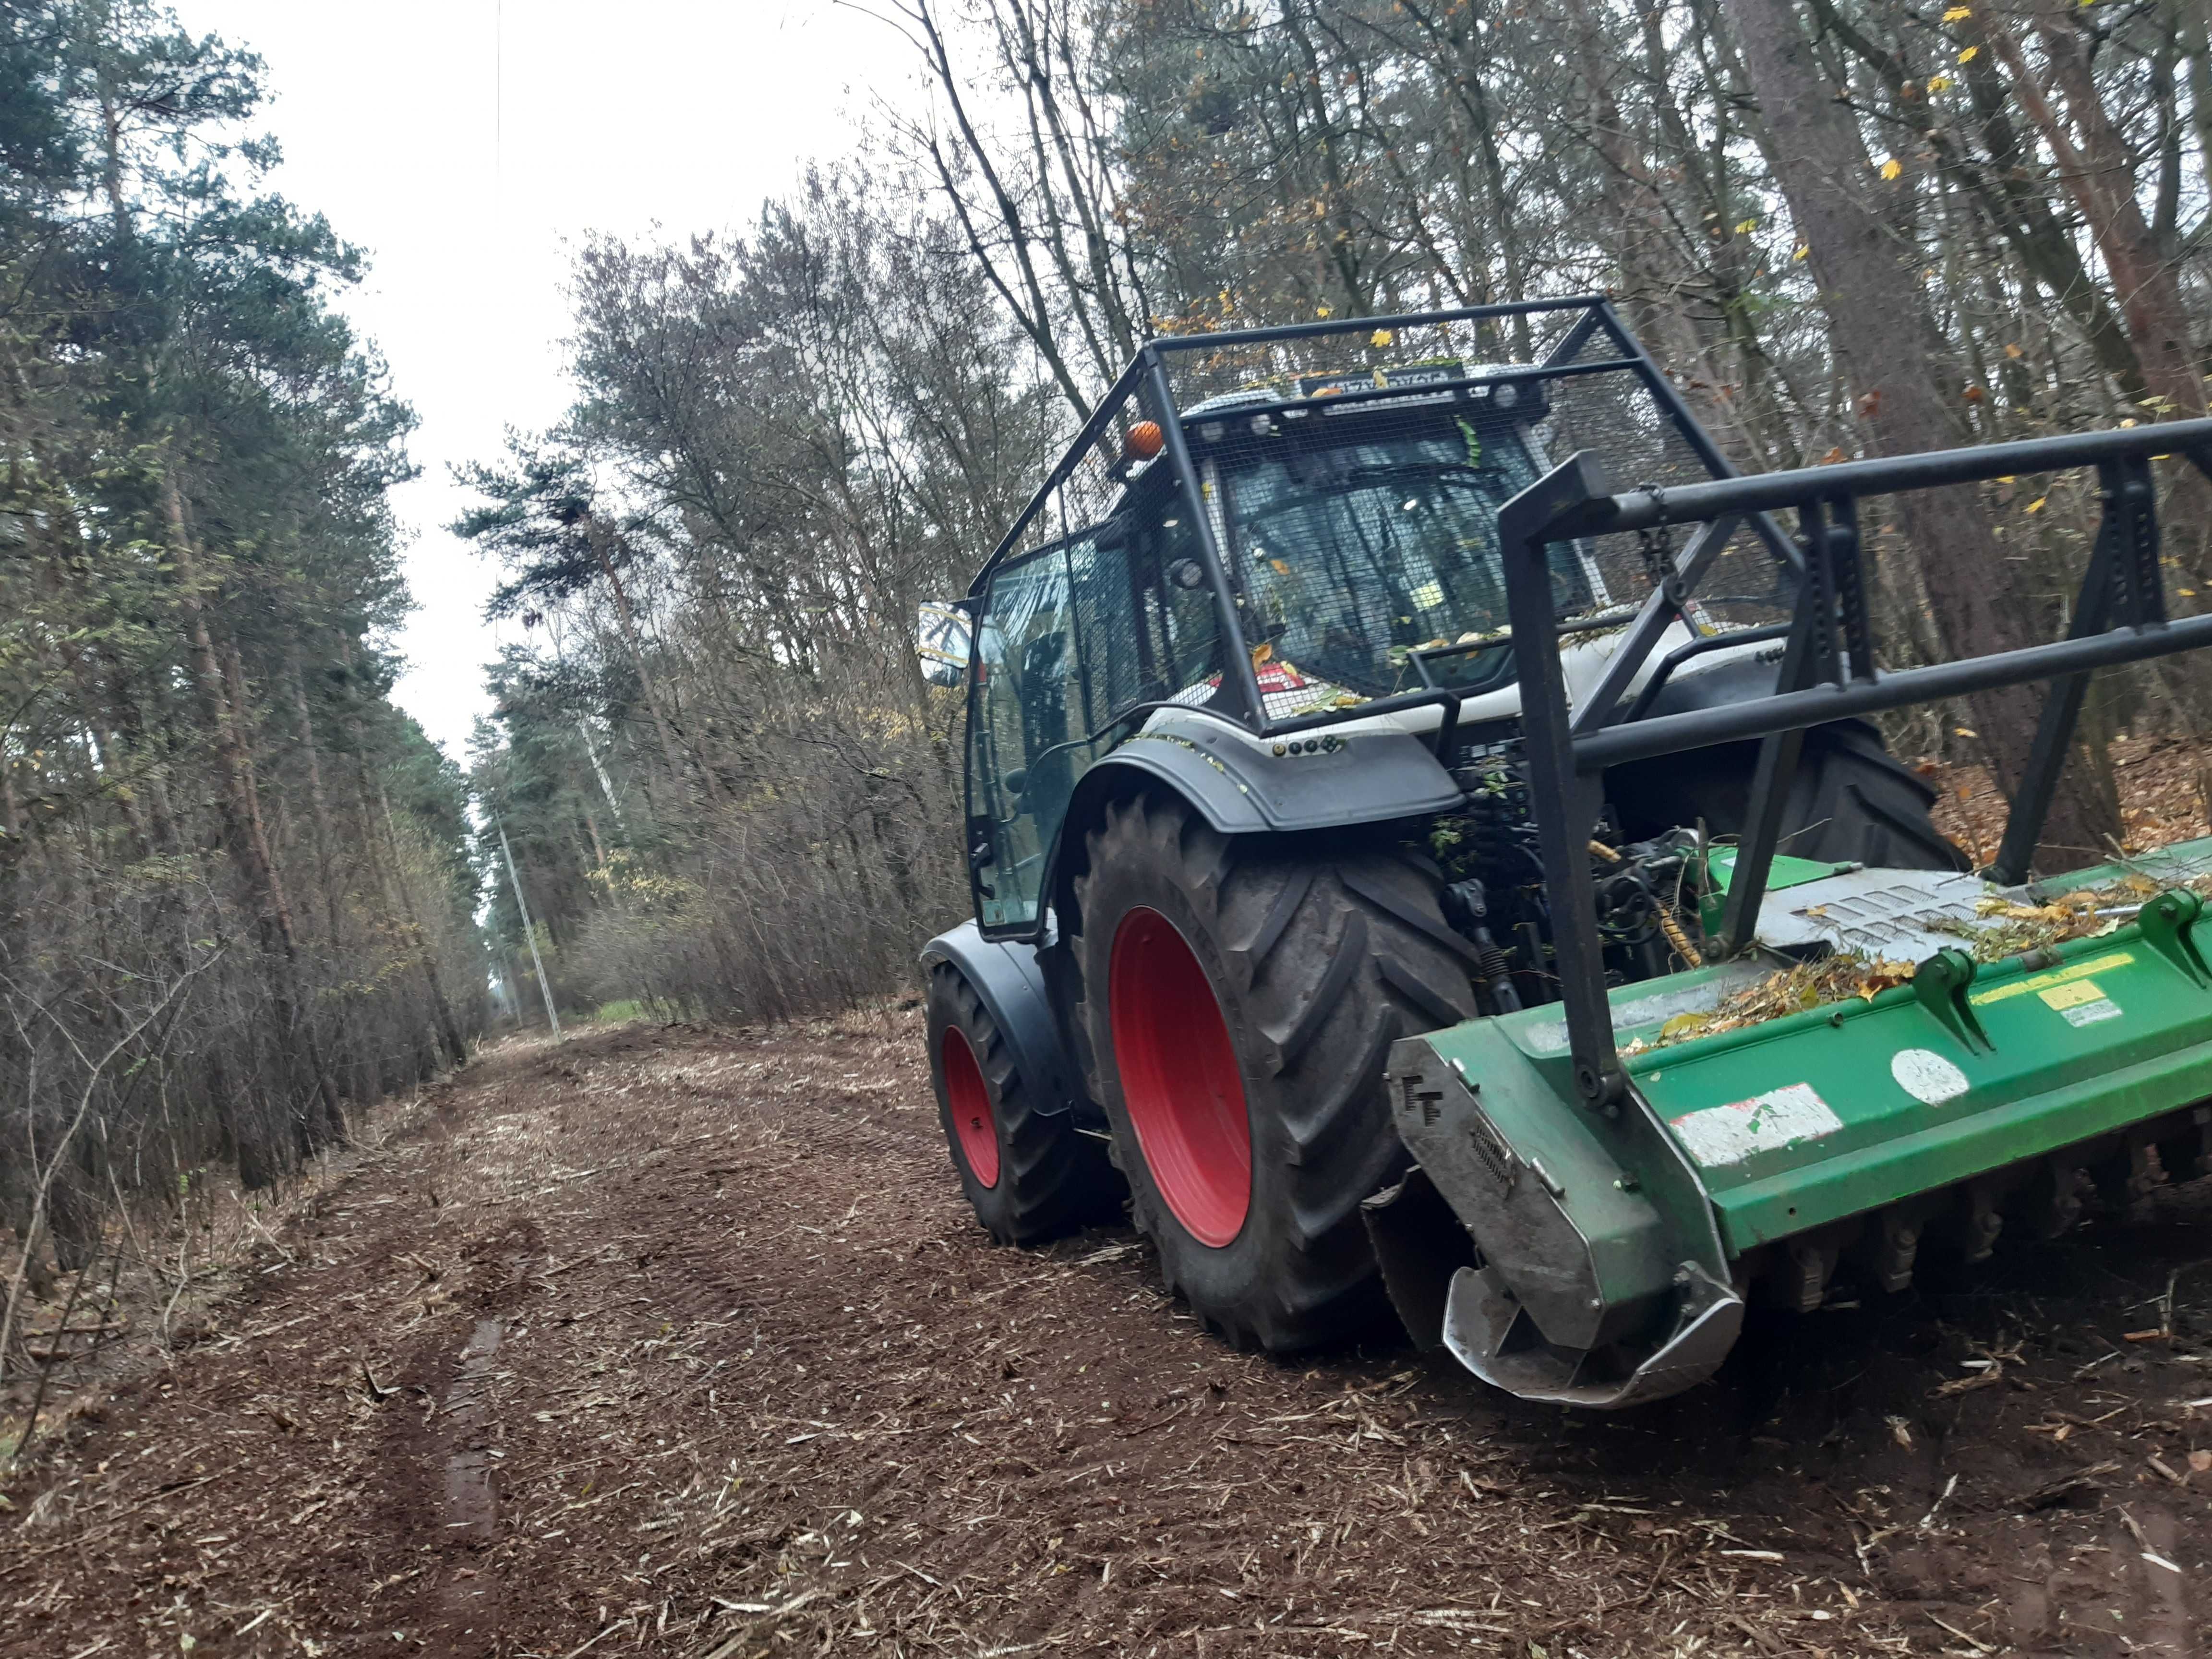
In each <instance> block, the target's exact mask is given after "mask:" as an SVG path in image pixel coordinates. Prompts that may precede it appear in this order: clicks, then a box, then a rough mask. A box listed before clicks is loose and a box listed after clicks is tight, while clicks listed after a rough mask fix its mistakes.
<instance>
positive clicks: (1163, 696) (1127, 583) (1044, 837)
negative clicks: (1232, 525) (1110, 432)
mask: <svg viewBox="0 0 2212 1659" xmlns="http://www.w3.org/2000/svg"><path fill="white" fill-rule="evenodd" d="M1173 500H1174V498H1173V496H1172V495H1164V492H1155V494H1154V496H1153V501H1152V510H1151V511H1150V512H1146V510H1145V509H1144V506H1143V504H1142V503H1139V505H1138V507H1136V508H1135V509H1133V510H1131V511H1128V512H1126V513H1121V514H1117V515H1115V518H1114V519H1112V520H1109V521H1108V522H1107V523H1105V524H1103V525H1097V526H1091V528H1089V529H1087V530H1085V531H1083V532H1080V533H1079V534H1077V535H1074V536H1071V537H1070V538H1067V539H1066V541H1063V542H1057V543H1054V544H1053V545H1051V546H1049V547H1042V548H1038V549H1037V550H1035V551H1034V552H1030V553H1026V554H1024V555H1023V556H1021V557H1020V558H1018V559H1014V560H1010V561H1008V562H1006V564H1004V565H1002V566H1000V568H999V569H998V570H997V571H996V572H995V573H994V574H993V576H992V578H991V580H990V584H989V586H987V588H986V589H985V591H984V596H983V607H982V614H981V617H980V618H979V620H978V622H977V624H976V629H975V648H974V654H973V664H974V666H973V670H972V671H973V673H974V676H975V680H974V689H973V692H972V696H973V698H974V701H973V702H972V703H971V704H970V709H971V718H970V719H969V724H968V744H969V750H968V776H969V813H970V815H971V817H970V820H969V849H970V853H971V855H972V854H974V852H975V850H976V849H977V848H985V849H987V853H988V856H989V862H987V863H986V864H983V865H981V866H978V867H977V868H976V871H975V878H976V885H975V915H976V919H977V920H978V921H981V923H982V924H983V926H984V927H989V928H1001V927H1005V928H1013V927H1029V926H1030V925H1031V924H1033V923H1034V922H1035V921H1036V919H1037V914H1038V910H1039V908H1040V905H1041V902H1042V896H1041V892H1040V889H1041V887H1042V881H1043V876H1044V861H1045V859H1046V857H1047V856H1048V854H1049V853H1050V852H1051V850H1052V847H1053V843H1054V840H1055V839H1056V838H1057V836H1059V834H1060V824H1061V823H1062V821H1063V820H1064V819H1065V818H1066V815H1067V803H1068V801H1069V799H1071V798H1072V797H1073V794H1074V793H1075V786H1076V784H1077V782H1078V781H1079V780H1080V779H1081V778H1082V776H1083V775H1084V773H1085V771H1087V770H1088V769H1090V766H1091V763H1092V762H1093V761H1095V760H1097V758H1098V757H1100V756H1101V755H1102V754H1103V753H1105V751H1106V750H1108V749H1109V747H1111V746H1112V744H1113V743H1114V742H1115V740H1116V739H1117V738H1122V737H1126V736H1127V735H1128V731H1129V726H1128V725H1127V723H1124V724H1123V725H1121V726H1113V721H1114V720H1115V716H1116V715H1119V714H1121V713H1122V712H1123V711H1124V710H1127V709H1128V708H1133V707H1135V706H1137V705H1139V704H1141V703H1148V702H1165V701H1167V700H1169V699H1170V698H1178V697H1179V698H1182V700H1184V701H1188V702H1203V701H1205V700H1206V697H1207V696H1210V695H1212V691H1213V690H1214V688H1215V687H1217V686H1218V684H1219V680H1220V671H1221V665H1220V660H1219V658H1220V651H1219V639H1218V634H1219V630H1218V627H1217V625H1216V622H1215V617H1214V611H1213V598H1212V592H1211V590H1210V589H1209V588H1208V587H1207V586H1206V583H1205V581H1204V579H1203V577H1202V575H1201V574H1200V565H1199V562H1198V561H1199V550H1198V540H1197V536H1196V532H1195V529H1194V526H1192V525H1190V524H1189V523H1188V522H1182V521H1179V519H1180V515H1179V514H1178V513H1176V507H1175V506H1174V505H1173ZM1109 726H1112V728H1113V729H1111V730H1110V731H1109V729H1108V728H1109Z"/></svg>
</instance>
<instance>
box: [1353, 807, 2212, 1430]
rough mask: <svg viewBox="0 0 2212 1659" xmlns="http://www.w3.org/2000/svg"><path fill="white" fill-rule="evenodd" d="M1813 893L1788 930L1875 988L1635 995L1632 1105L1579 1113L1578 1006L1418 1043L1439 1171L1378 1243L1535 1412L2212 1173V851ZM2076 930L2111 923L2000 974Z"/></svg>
mask: <svg viewBox="0 0 2212 1659" xmlns="http://www.w3.org/2000/svg"><path fill="white" fill-rule="evenodd" d="M1717 862H1718V861H1717ZM1800 863H1801V864H1802V861H1800ZM1808 867H1813V868H1815V869H1817V868H1819V867H1820V866H1808ZM1713 873H1714V875H1715V876H1716V877H1717V878H1723V879H1724V878H1725V875H1726V873H1727V872H1726V868H1725V866H1724V865H1722V866H1721V867H1720V868H1718V869H1716V870H1715V871H1714V872H1713ZM1792 876H1802V870H1794V871H1793V870H1784V871H1778V872H1777V877H1778V880H1777V882H1776V884H1775V887H1774V890H1771V896H1770V897H1769V899H1768V901H1767V902H1766V905H1765V908H1764V909H1763V910H1762V913H1761V921H1762V924H1763V925H1762V927H1761V930H1760V937H1761V938H1762V939H1765V938H1766V937H1767V936H1768V935H1769V934H1771V935H1774V936H1777V937H1778V938H1779V939H1782V940H1784V941H1786V942H1787V943H1789V944H1790V945H1796V946H1801V947H1802V945H1804V944H1805V943H1806V942H1807V941H1808V939H1810V938H1811V937H1812V936H1813V935H1814V934H1820V933H1825V935H1826V940H1827V942H1828V943H1829V944H1830V945H1832V946H1837V947H1841V948H1840V950H1839V951H1838V952H1837V953H1836V954H1835V955H1833V956H1832V957H1830V958H1829V961H1830V962H1831V963H1833V964H1835V966H1836V968H1838V969H1844V968H1850V969H1856V971H1855V972H1838V971H1831V972H1830V974H1829V975H1828V978H1829V981H1830V982H1831V985H1830V990H1831V994H1832V990H1833V989H1834V988H1835V987H1850V986H1852V985H1854V984H1856V986H1857V990H1856V994H1853V993H1852V992H1851V991H1850V990H1849V989H1846V990H1845V994H1843V995H1842V996H1841V997H1840V998H1839V1000H1829V1001H1815V1002H1814V1006H1805V1007H1799V1008H1796V1010H1795V1011H1794V1012H1784V1013H1780V1014H1778V1015H1777V1016H1774V1017H1771V1018H1763V1019H1753V1020H1752V1021H1751V1022H1750V1023H1747V1024H1731V1017H1730V1015H1729V1010H1730V1009H1732V1008H1746V1007H1748V1008H1753V1009H1763V1008H1765V1007H1767V1006H1771V1005H1772V1003H1773V1002H1774V1001H1775V1000H1777V998H1778V997H1779V998H1781V999H1783V1000H1787V1001H1789V1002H1791V1003H1795V1002H1798V1001H1812V1000H1814V999H1816V998H1817V997H1819V996H1820V995H1821V994H1822V991H1821V989H1820V986H1819V984H1818V983H1817V977H1818V976H1817V974H1816V973H1815V972H1813V971H1808V970H1807V969H1796V970H1790V969H1779V970H1778V969H1775V968H1774V967H1773V966H1772V965H1771V963H1769V964H1767V965H1763V966H1762V965H1760V964H1759V963H1747V962H1742V961H1739V962H1735V963H1729V964H1726V965H1723V966H1720V967H1714V968H1705V969H1698V970H1696V971H1693V972H1690V973H1684V974H1678V975H1674V976H1672V977H1669V978H1666V979H1660V980H1653V981H1645V982H1644V983H1642V984H1638V985H1632V986H1627V987H1621V988H1620V989H1618V990H1615V991H1613V992H1612V993H1611V994H1610V996H1609V1001H1610V1004H1611V1012H1612V1018H1613V1032H1614V1036H1615V1041H1616V1042H1617V1044H1618V1045H1619V1052H1620V1055H1621V1060H1622V1064H1623V1065H1624V1066H1625V1068H1626V1077H1627V1087H1626V1091H1624V1094H1623V1097H1622V1098H1621V1100H1620V1103H1619V1104H1618V1106H1617V1108H1616V1109H1613V1110H1612V1111H1609V1112H1607V1111H1592V1110H1589V1109H1585V1107H1584V1106H1583V1103H1581V1101H1580V1099H1579V1098H1578V1096H1577V1091H1576V1088H1575V1084H1574V1078H1573V1067H1572V1061H1571V1055H1570V1051H1569V1043H1568V1038H1567V1030H1566V1024H1565V1021H1564V1020H1563V1019H1562V1018H1560V1015H1559V1008H1558V1006H1556V1005H1547V1006H1542V1007H1537V1008H1531V1009H1527V1010H1524V1011H1522V1012H1518V1013H1512V1014H1507V1015H1504V1016H1501V1017H1498V1018H1485V1019H1474V1020H1468V1021H1467V1022H1465V1023H1464V1024H1459V1025H1455V1026H1450V1027H1448V1028H1447V1029H1445V1030H1439V1031H1435V1032H1431V1033H1430V1034H1429V1035H1428V1036H1422V1037H1413V1038H1408V1039H1406V1040H1404V1041H1401V1042H1399V1043H1398V1044H1397V1045H1396V1046H1395V1049H1394V1050H1393V1053H1392V1055H1391V1066H1390V1082H1391V1089H1392V1091H1393V1104H1394V1108H1395V1112H1396V1114H1397V1123H1398V1130H1399V1133H1400V1135H1401V1138H1402V1139H1404V1141H1405V1143H1406V1145H1407V1147H1408V1148H1409V1149H1410V1150H1411V1151H1412V1152H1413V1156H1414V1158H1415V1159H1416V1160H1417V1162H1418V1164H1419V1167H1418V1168H1417V1169H1416V1170H1414V1171H1413V1173H1412V1174H1411V1175H1410V1176H1408V1177H1407V1180H1406V1182H1404V1183H1402V1184H1401V1186H1399V1187H1398V1188H1394V1189H1392V1190H1391V1191H1390V1192H1389V1193H1386V1194H1383V1195H1381V1196H1380V1197H1379V1198H1378V1199H1376V1200H1374V1201H1373V1203H1372V1204H1371V1205H1370V1210H1369V1225H1370V1231H1372V1233H1373V1234H1374V1237H1375V1239H1376V1246H1377V1252H1378V1255H1380V1256H1381V1259H1382V1262H1383V1273H1384V1276H1385V1279H1386V1281H1387V1282H1388V1283H1389V1287H1390V1291H1391V1294H1392V1296H1393V1297H1394V1299H1395V1301H1396V1302H1397V1303H1398V1304H1399V1307H1400V1310H1401V1312H1402V1313H1404V1314H1405V1315H1406V1316H1407V1322H1408V1324H1409V1325H1411V1326H1412V1327H1413V1328H1414V1329H1415V1331H1416V1334H1417V1339H1418V1340H1423V1341H1425V1342H1426V1343H1427V1344H1429V1345H1431V1346H1434V1345H1435V1344H1437V1343H1441V1344H1442V1345H1443V1346H1446V1347H1448V1348H1449V1349H1450V1351H1451V1352H1452V1353H1453V1354H1454V1355H1455V1356H1456V1357H1457V1358H1459V1359H1460V1360H1461V1361H1462V1363H1463V1364H1466V1365H1467V1367H1468V1369H1469V1370H1473V1371H1474V1372H1475V1373H1476V1374H1477V1375H1478V1376H1481V1377H1482V1378H1484V1379H1485V1380H1486V1381H1487V1382H1490V1383H1494V1384H1496V1385H1498V1387H1501V1388H1504V1389H1509V1390H1510V1391H1511V1392H1513V1393H1515V1394H1518V1395H1523V1396H1526V1397H1528V1398H1533V1399H1541V1400H1553V1401H1563V1402H1567V1403H1571V1404H1577V1405H1583V1406H1595V1407H1618V1406H1625V1405H1629V1404H1632V1403H1634V1402H1637V1401H1644V1400H1650V1399H1656V1398H1658V1397H1660V1396H1662V1395H1668V1394H1673V1393H1675V1392H1677V1391H1679V1390H1680V1389H1686V1388H1688V1387H1690V1386H1692V1384H1694V1383H1698V1382H1699V1381H1701V1380H1703V1379H1704V1378H1705V1377H1706V1376H1710V1375H1711V1372H1712V1371H1713V1370H1714V1369H1715V1368H1716V1367H1717V1365H1718V1364H1720V1362H1721V1359H1722V1358H1723V1356H1724V1355H1725V1354H1726V1353H1727V1352H1728V1351H1729V1346H1730V1345H1731V1344H1732V1343H1733V1342H1734V1341H1735V1337H1736V1334H1737V1331H1738V1329H1739V1328H1740V1327H1741V1323H1742V1320H1743V1315H1744V1309H1745V1305H1746V1304H1747V1302H1748V1301H1750V1300H1752V1299H1753V1298H1754V1297H1760V1298H1764V1299H1767V1300H1771V1301H1773V1302H1778V1303H1779V1304H1783V1305H1784V1306H1788V1307H1792V1308H1796V1309H1799V1310H1808V1311H1809V1310H1812V1309H1814V1308H1816V1307H1818V1306H1819V1305H1820V1303H1821V1301H1822V1299H1823V1297H1824V1296H1825V1295H1826V1291H1827V1289H1828V1286H1829V1283H1830V1280H1831V1277H1832V1275H1834V1274H1836V1273H1838V1268H1839V1267H1841V1268H1842V1269H1843V1270H1844V1273H1845V1274H1846V1275H1847V1276H1848V1277H1849V1278H1850V1280H1851V1281H1852V1282H1854V1283H1857V1284H1875V1285H1881V1286H1882V1287H1884V1288H1886V1289H1888V1290H1892V1291H1896V1290H1902V1289H1903V1288H1905V1285H1907V1284H1908V1283H1910V1282H1911V1279H1912V1276H1913V1272H1914V1268H1915V1266H1916V1264H1917V1263H1919V1262H1920V1261H1923V1259H1925V1258H1927V1257H1929V1255H1932V1254H1933V1253H1936V1252H1938V1251H1941V1252H1943V1253H1946V1254H1947V1255H1948V1256H1950V1257H1951V1258H1952V1259H1954V1260H1958V1259H1964V1260H1966V1261H1978V1260H1980V1259H1981V1258H1983V1257H1984V1256H1986V1255H1988V1254H1989V1253H1990V1250H1991V1249H1992V1248H1993V1247H1994V1246H1995V1244H1996V1241H1997V1238H1998V1236H1999V1234H2000V1232H2001V1231H2005V1230H2008V1229H2013V1230H2018V1231H2026V1232H2027V1233H2029V1234H2031V1235H2032V1236H2033V1237H2043V1238H2047V1237H2051V1236H2053V1235H2055V1234H2057V1233H2059V1232H2062V1231H2064V1230H2065V1229H2066V1228H2067V1227H2069V1225H2072V1223H2073V1222H2074V1221H2075V1218H2077V1217H2078V1216H2079V1214H2080V1213H2081V1208H2082V1200H2083V1196H2084V1194H2085V1191H2086V1189H2087V1188H2088V1186H2089V1185H2090V1183H2091V1182H2093V1181H2094V1182H2098V1183H2099V1184H2100V1185H2102V1186H2104V1187H2105V1188H2106V1189H2107V1191H2108V1192H2110V1193H2111V1194H2113V1195H2114V1196H2116V1197H2118V1198H2121V1199H2123V1200H2124V1199H2125V1198H2127V1197H2130V1196H2137V1195H2140V1194H2142V1193H2144V1192H2146V1191H2147V1190H2148V1188H2150V1187H2152V1186H2154V1185H2155V1184H2156V1183H2157V1182H2159V1181H2160V1180H2161V1179H2164V1178H2169V1177H2179V1178H2183V1179H2186V1178H2188V1177H2190V1176H2196V1175H2198V1174H2202V1173H2205V1172H2207V1171H2208V1170H2212V1106H2208V1105H2205V1104H2203V1102H2204V1101H2205V1100H2206V1098H2207V1097H2208V1096H2212V965H2208V957H2212V922H2207V923H2204V924H2203V932H2202V933H2201V934H2200V933H2199V932H2198V927H2199V921H2200V916H2201V914H2202V909H2203V903H2202V901H2201V900H2200V897H2199V895H2198V892H2197V888H2196V886H2194V885H2192V883H2203V884H2207V885H2212V840H2206V841H2199V842H2189V843H2186V844H2185V845H2182V846H2179V847H2176V848H2169V849H2167V850H2166V851H2165V852H2162V853H2160V854H2154V855H2151V856H2148V857H2147V858H2145V859H2142V860H2134V861H2131V862H2130V865H2129V866H2127V867H2125V868H2121V867H2117V866H2106V867H2105V868H2101V869H2097V870H2088V871H2082V872H2077V873H2076V874H2074V875H2071V876H2067V877H2061V878H2057V879H2055V880H2050V881H2045V882H2042V883H2039V884H2037V885H2036V886H2035V887H2034V888H2033V889H2014V890H2009V891H2001V890H1996V889H1993V888H1990V887H1989V886H1987V885H1986V884H1984V883H1982V882H1980V881H1978V880H1976V879H1974V878H1971V877H1960V876H1946V875H1938V874H1929V873H1922V872H1899V871H1888V872H1880V871H1863V872H1862V871H1851V870H1848V869H1846V870H1841V871H1836V872H1832V873H1827V874H1823V875H1818V876H1816V877H1815V878H1813V879H1810V880H1802V879H1801V880H1796V881H1791V882H1790V884H1788V885H1786V886H1785V885H1784V884H1783V883H1784V880H1785V879H1787V878H1790V877H1792ZM2073 895H2080V897H2078V898H2076V899H2075V901H2074V903H2073V904H2072V906H2071V907H2069V906H2068V905H2067V904H2065V903H2064V902H2063V900H2064V899H2065V898H2066V897H2067V896H2073ZM2053 900H2057V901H2061V902H2056V903H2054V902H2052V901H2053ZM2021 917H2026V918H2028V920H2027V921H2026V922H2025V923H2022V922H2021V921H2019V920H2018V919H2019V918H2021ZM2046 917H2056V918H2058V919H2060V921H2061V925H2062V927H2064V926H2070V927H2074V928H2080V927H2085V926H2087V927H2090V928H2091V930H2092V931H2091V932H2090V933H2089V934H2088V936H2087V937H2079V938H2071V939H2064V940H2063V942H2061V943H2058V944H2056V945H2046V946H2033V947H2031V948H2028V949H2026V950H2023V951H2017V952H2016V953H2014V954H2010V955H2005V956H2002V957H1999V958H1997V959H1996V960H1990V961H1978V960H1977V951H1981V952H1982V953H1984V954H1986V953H1987V952H1988V951H1990V950H1991V949H1993V948H2002V947H2003V946H2004V945H2007V944H2008V943H2012V942H2015V936H2016V935H2017V934H2018V933H2021V932H2022V931H2027V932H2030V933H2032V932H2033V930H2034V929H2035V927H2037V925H2038V923H2039V921H2040V920H2041V919H2043V918H2046ZM1928 945H1934V946H1935V947H1936V948H1934V949H1932V950H1929V951H1927V953H1926V954H1925V955H1924V956H1922V957H1919V959H1918V960H1917V963H1913V962H1912V961H1911V958H1903V957H1894V956H1892V955H1890V954H1889V953H1890V952H1893V951H1899V950H1900V949H1912V948H1916V947H1925V946H1928ZM1907 973H1909V974H1910V977H1905V975H1906V974H1907ZM1891 981H1899V982H1891ZM1708 1027H1726V1028H1727V1029H1718V1030H1712V1031H1711V1034H1706V1028H1708Z"/></svg>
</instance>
